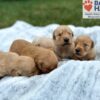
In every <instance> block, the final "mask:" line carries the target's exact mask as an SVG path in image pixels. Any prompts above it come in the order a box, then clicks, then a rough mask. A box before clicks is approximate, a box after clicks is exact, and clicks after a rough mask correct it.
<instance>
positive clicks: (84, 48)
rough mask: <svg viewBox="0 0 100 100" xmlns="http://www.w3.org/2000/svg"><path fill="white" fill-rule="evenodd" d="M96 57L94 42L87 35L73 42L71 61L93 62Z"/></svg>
mask: <svg viewBox="0 0 100 100" xmlns="http://www.w3.org/2000/svg"><path fill="white" fill-rule="evenodd" d="M95 57H96V53H95V49H94V42H93V40H92V39H91V38H90V37H89V36H87V35H81V36H79V37H77V38H76V40H75V49H74V56H73V59H75V60H94V59H95Z"/></svg>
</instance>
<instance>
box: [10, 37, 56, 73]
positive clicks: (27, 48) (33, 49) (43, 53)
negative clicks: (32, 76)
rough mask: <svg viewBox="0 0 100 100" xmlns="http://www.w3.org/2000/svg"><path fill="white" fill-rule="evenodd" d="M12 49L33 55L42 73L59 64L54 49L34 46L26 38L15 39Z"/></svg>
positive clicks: (19, 52)
mask: <svg viewBox="0 0 100 100" xmlns="http://www.w3.org/2000/svg"><path fill="white" fill-rule="evenodd" d="M10 51H12V52H16V53H18V54H19V55H25V56H29V57H32V58H33V59H34V61H35V63H36V67H37V68H38V70H39V71H40V73H48V72H50V71H51V70H53V69H55V68H56V67H57V65H58V60H57V57H56V55H55V54H54V52H53V51H51V50H49V49H45V48H42V47H38V46H33V44H31V43H30V42H28V41H25V40H21V39H19V40H15V41H14V42H13V43H12V45H11V48H10Z"/></svg>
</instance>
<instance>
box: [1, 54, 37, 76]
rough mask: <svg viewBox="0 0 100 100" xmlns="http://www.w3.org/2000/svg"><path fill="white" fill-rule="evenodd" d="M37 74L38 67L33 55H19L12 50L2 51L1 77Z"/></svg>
mask: <svg viewBox="0 0 100 100" xmlns="http://www.w3.org/2000/svg"><path fill="white" fill-rule="evenodd" d="M36 74H38V69H37V68H36V67H35V63H34V60H33V59H32V58H31V57H27V56H19V55H17V54H16V53H12V52H9V53H8V52H0V77H4V76H7V75H8V76H32V75H36Z"/></svg>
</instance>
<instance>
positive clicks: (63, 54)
mask: <svg viewBox="0 0 100 100" xmlns="http://www.w3.org/2000/svg"><path fill="white" fill-rule="evenodd" d="M59 55H60V57H61V58H69V57H70V56H71V55H72V50H69V49H68V48H60V49H59Z"/></svg>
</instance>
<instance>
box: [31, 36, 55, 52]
mask: <svg viewBox="0 0 100 100" xmlns="http://www.w3.org/2000/svg"><path fill="white" fill-rule="evenodd" d="M32 44H33V45H35V46H39V47H43V48H47V49H50V50H53V51H55V45H54V42H53V40H52V39H50V38H47V37H40V38H38V39H37V40H33V42H32Z"/></svg>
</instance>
